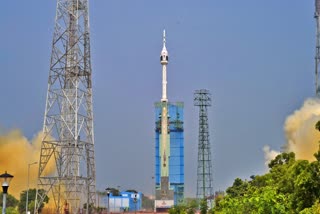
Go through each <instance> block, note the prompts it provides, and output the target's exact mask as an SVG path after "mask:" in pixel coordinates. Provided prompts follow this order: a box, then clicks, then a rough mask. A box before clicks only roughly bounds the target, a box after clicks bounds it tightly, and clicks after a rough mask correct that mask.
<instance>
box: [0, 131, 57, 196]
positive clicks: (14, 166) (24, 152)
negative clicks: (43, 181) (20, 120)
mask: <svg viewBox="0 0 320 214" xmlns="http://www.w3.org/2000/svg"><path fill="white" fill-rule="evenodd" d="M42 137H43V134H42V132H40V133H38V134H37V135H36V136H35V137H34V138H33V139H32V140H31V142H29V141H28V139H27V138H26V137H24V136H23V134H22V132H21V131H20V130H13V131H10V132H7V133H4V134H2V135H0V174H2V173H4V172H5V171H7V172H8V173H9V174H11V175H13V176H14V178H13V179H12V181H11V183H10V187H9V190H8V192H9V194H12V195H14V196H15V197H16V198H19V197H20V193H21V191H23V190H26V189H27V182H28V164H29V163H34V162H36V161H39V157H40V149H41V141H42ZM50 166H51V167H49V168H50V169H49V171H51V172H52V171H54V168H53V164H51V165H50ZM38 167H39V163H37V164H34V165H30V175H29V187H30V188H35V187H36V183H37V176H38ZM49 171H48V173H50V172H49Z"/></svg>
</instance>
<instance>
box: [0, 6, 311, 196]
mask: <svg viewBox="0 0 320 214" xmlns="http://www.w3.org/2000/svg"><path fill="white" fill-rule="evenodd" d="M55 8H56V1H53V0H51V1H49V0H47V1H43V0H32V1H18V0H11V1H3V2H2V4H1V8H0V26H1V28H0V35H1V36H0V38H1V42H0V68H1V74H2V75H1V84H0V97H1V108H0V109H1V111H0V127H2V129H3V130H10V129H13V128H19V129H21V130H22V131H23V133H24V134H25V136H26V137H28V138H29V139H31V138H32V137H33V136H34V135H35V134H36V133H37V132H38V131H40V130H41V129H42V123H43V114H44V108H45V100H46V90H47V79H48V72H49V60H50V53H51V42H52V34H53V26H54V16H55ZM313 11H314V1H311V0H310V1H301V0H282V1H278V0H270V1H256V0H242V1H236V0H231V1H224V0H203V1H191V0H175V1H169V0H163V1H148V0H136V1H107V0H96V1H90V24H91V26H90V27H91V51H92V66H93V90H94V116H95V143H96V146H95V149H96V167H97V187H98V189H101V190H102V189H104V188H105V187H107V186H121V189H129V188H135V189H138V190H140V191H143V192H145V193H152V191H153V190H152V189H153V184H152V180H151V177H152V176H153V173H154V167H153V166H154V107H153V103H154V102H155V101H159V100H160V98H161V65H160V62H159V54H160V51H161V48H162V38H161V37H162V30H163V29H164V28H165V29H166V31H167V49H168V51H169V55H170V62H169V65H168V98H169V100H170V101H184V102H185V180H186V194H187V196H194V195H195V192H196V165H197V132H198V128H197V127H198V109H197V108H195V107H194V106H193V92H194V90H196V89H201V88H206V89H209V90H210V91H211V93H212V97H213V106H212V107H211V109H210V111H209V116H210V118H209V123H210V134H211V136H210V140H211V144H212V154H213V166H214V187H215V190H218V189H222V190H224V189H225V188H226V187H227V186H229V185H231V184H232V182H233V180H234V179H235V178H236V177H241V178H249V177H250V176H251V175H254V174H261V173H264V172H265V170H266V169H265V166H264V154H263V151H262V148H263V146H264V145H266V144H269V145H270V146H271V147H272V148H273V149H277V150H279V149H280V148H281V146H282V145H283V144H284V142H285V137H284V134H283V123H284V120H285V118H286V117H287V116H288V115H289V114H291V113H292V112H293V111H294V110H295V109H297V108H299V107H300V106H301V105H302V103H303V101H304V100H305V99H306V98H307V97H311V96H313V95H314V53H315V47H314V44H315V22H314V19H313V14H314V12H313Z"/></svg>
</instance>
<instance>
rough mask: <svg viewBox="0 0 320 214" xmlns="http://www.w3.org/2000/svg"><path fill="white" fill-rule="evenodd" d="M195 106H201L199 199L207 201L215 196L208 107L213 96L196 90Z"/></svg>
mask: <svg viewBox="0 0 320 214" xmlns="http://www.w3.org/2000/svg"><path fill="white" fill-rule="evenodd" d="M194 105H195V106H199V138H198V141H199V142H198V169H197V198H198V199H205V198H208V197H210V196H212V195H213V186H212V162H211V150H210V141H209V124H208V111H207V110H208V107H209V106H211V95H210V92H209V91H208V90H205V89H201V90H196V91H195V93H194Z"/></svg>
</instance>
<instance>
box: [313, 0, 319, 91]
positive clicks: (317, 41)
mask: <svg viewBox="0 0 320 214" xmlns="http://www.w3.org/2000/svg"><path fill="white" fill-rule="evenodd" d="M315 8H316V9H315V13H314V18H315V19H316V25H317V27H316V28H317V29H316V31H317V32H316V56H315V75H316V77H315V78H316V81H315V86H316V96H317V97H320V86H319V84H320V80H319V66H320V17H319V16H320V0H315Z"/></svg>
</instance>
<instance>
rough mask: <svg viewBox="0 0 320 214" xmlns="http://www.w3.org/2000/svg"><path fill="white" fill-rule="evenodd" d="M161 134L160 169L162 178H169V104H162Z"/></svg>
mask: <svg viewBox="0 0 320 214" xmlns="http://www.w3.org/2000/svg"><path fill="white" fill-rule="evenodd" d="M161 108H162V110H161V134H160V158H161V160H160V164H161V166H160V169H161V172H160V173H161V174H160V175H161V177H164V176H169V161H170V159H169V158H170V133H169V130H168V128H169V127H168V125H169V122H168V103H167V102H162V103H161Z"/></svg>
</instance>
